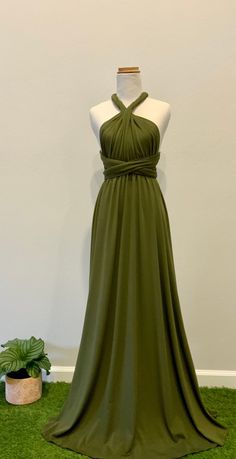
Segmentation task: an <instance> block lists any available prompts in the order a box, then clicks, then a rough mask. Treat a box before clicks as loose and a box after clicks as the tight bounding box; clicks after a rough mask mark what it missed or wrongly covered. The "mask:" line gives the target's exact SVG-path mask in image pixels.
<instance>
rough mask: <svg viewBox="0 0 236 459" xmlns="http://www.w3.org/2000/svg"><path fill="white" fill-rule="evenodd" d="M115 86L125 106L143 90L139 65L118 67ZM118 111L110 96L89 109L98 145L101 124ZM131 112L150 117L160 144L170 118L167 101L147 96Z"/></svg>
mask: <svg viewBox="0 0 236 459" xmlns="http://www.w3.org/2000/svg"><path fill="white" fill-rule="evenodd" d="M116 88H117V90H116V93H117V95H118V97H119V99H120V100H121V101H122V102H123V104H124V105H125V106H126V107H127V106H128V105H129V104H130V103H131V102H133V100H135V99H136V98H137V97H138V96H139V94H140V93H141V92H142V91H143V89H142V80H141V76H140V70H139V67H119V68H118V71H117V76H116ZM147 92H148V91H147ZM118 111H119V110H118V108H117V107H116V106H115V105H114V104H113V101H112V100H111V98H110V99H108V100H106V101H105V102H101V103H99V104H98V105H95V106H93V107H92V108H91V109H90V110H89V117H90V122H91V125H92V129H93V131H94V134H95V135H96V137H97V140H98V143H99V145H100V138H99V137H100V135H99V134H100V127H101V125H102V124H103V123H104V122H105V121H107V120H108V119H110V118H112V117H113V116H115V115H116V114H117V113H118ZM133 113H135V114H136V115H138V116H142V117H144V118H147V119H150V120H151V121H153V122H154V123H155V124H156V125H157V127H158V129H159V132H160V144H161V142H162V140H163V137H164V133H165V131H166V129H167V126H168V123H169V120H170V115H171V111H170V105H169V104H168V103H167V102H163V101H161V100H156V99H153V98H151V97H149V96H148V97H147V98H146V99H145V101H144V102H142V103H141V104H140V105H139V106H138V107H136V108H135V109H134V111H133ZM100 146H101V145H100Z"/></svg>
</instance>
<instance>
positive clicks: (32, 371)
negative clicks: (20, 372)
mask: <svg viewBox="0 0 236 459" xmlns="http://www.w3.org/2000/svg"><path fill="white" fill-rule="evenodd" d="M26 370H27V372H28V373H29V375H30V376H32V377H33V378H37V377H38V376H39V374H40V372H41V369H40V367H39V366H38V364H37V363H36V362H29V363H27V365H26Z"/></svg>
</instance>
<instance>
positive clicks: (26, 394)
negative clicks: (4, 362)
mask: <svg viewBox="0 0 236 459" xmlns="http://www.w3.org/2000/svg"><path fill="white" fill-rule="evenodd" d="M41 395H42V372H41V373H40V375H39V376H38V377H37V378H33V377H31V376H30V377H28V378H19V379H18V378H12V377H10V376H8V375H7V374H6V376H5V398H6V400H7V402H9V403H12V404H13V405H25V404H27V403H33V402H36V400H39V399H40V398H41Z"/></svg>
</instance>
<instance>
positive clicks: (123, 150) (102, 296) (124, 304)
mask: <svg viewBox="0 0 236 459" xmlns="http://www.w3.org/2000/svg"><path fill="white" fill-rule="evenodd" d="M147 96H148V93H147V92H146V91H143V92H142V93H141V94H140V95H139V97H138V98H137V99H136V100H134V101H133V102H132V103H131V104H130V105H129V106H128V107H125V105H124V104H123V103H122V101H121V100H120V99H119V98H118V96H117V94H112V96H111V99H112V101H113V103H114V104H115V106H116V107H117V108H118V109H119V110H118V112H117V113H116V115H115V116H113V117H112V118H111V119H109V120H107V121H105V122H104V123H103V125H102V126H101V129H100V141H101V151H100V157H101V160H102V162H103V165H104V170H103V173H104V181H103V182H102V185H101V187H100V189H99V191H98V195H97V199H96V203H95V207H94V213H93V220H92V234H91V249H90V274H89V292H88V299H87V308H86V314H85V319H84V325H83V333H82V337H81V342H80V348H79V353H78V357H77V361H76V366H75V372H74V376H73V380H72V384H71V386H70V391H69V395H68V397H67V399H66V400H65V403H64V405H63V407H62V409H61V412H60V413H59V414H58V415H57V416H56V417H54V418H50V419H49V420H48V422H47V424H46V425H44V426H43V430H42V435H43V437H44V438H45V439H46V440H48V441H50V442H53V443H55V444H56V445H58V446H60V447H62V448H68V449H70V450H74V451H76V452H78V453H81V454H84V455H86V456H88V457H92V458H103V459H121V458H125V457H129V458H130V459H173V458H179V457H182V456H184V455H186V454H188V453H192V452H197V451H203V450H207V449H210V448H213V447H218V448H219V447H220V446H222V445H223V444H224V442H225V438H226V434H227V429H226V427H225V426H224V425H222V424H221V423H220V422H219V421H218V420H216V418H215V417H213V413H212V414H210V413H209V411H208V410H207V409H206V407H205V406H204V405H203V402H202V400H201V397H200V393H199V387H198V382H197V377H196V374H195V370H194V365H193V360H192V357H191V354H190V349H189V346H188V342H187V338H186V332H185V329H184V323H183V318H182V315H181V309H180V302H179V297H178V292H177V284H176V277H175V267H174V259H173V252H172V243H171V234H170V225H169V219H168V214H167V208H166V204H165V201H164V197H163V195H162V192H161V189H160V186H159V183H158V181H157V178H156V177H157V170H156V165H157V163H158V160H159V157H160V151H159V146H160V132H159V129H158V127H157V125H156V124H155V123H154V122H153V121H151V120H149V119H146V118H144V117H142V116H138V115H135V113H133V110H134V108H135V107H137V106H138V105H139V104H140V103H141V102H142V101H144V100H145V98H146V97H147Z"/></svg>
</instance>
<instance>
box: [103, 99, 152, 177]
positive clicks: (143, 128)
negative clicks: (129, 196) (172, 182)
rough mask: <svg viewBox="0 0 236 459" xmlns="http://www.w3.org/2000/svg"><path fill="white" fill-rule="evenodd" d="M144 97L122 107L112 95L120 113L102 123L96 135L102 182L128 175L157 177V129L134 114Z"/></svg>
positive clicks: (145, 119)
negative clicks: (97, 136)
mask: <svg viewBox="0 0 236 459" xmlns="http://www.w3.org/2000/svg"><path fill="white" fill-rule="evenodd" d="M147 96H148V93H147V92H146V91H143V92H142V93H141V94H140V95H139V97H138V98H137V99H135V100H134V101H133V102H132V103H131V104H130V105H129V106H128V107H125V105H124V104H123V102H122V101H121V100H120V99H119V97H118V96H117V94H112V96H111V99H112V101H113V102H114V104H115V105H116V106H117V107H118V108H119V112H118V113H117V114H116V115H115V116H113V117H112V118H110V119H109V120H107V121H105V122H104V123H103V124H102V126H101V127H100V133H99V134H100V143H101V150H100V156H101V159H102V161H103V164H104V171H103V173H104V176H105V179H109V178H114V177H118V176H120V175H127V174H139V175H144V176H148V177H153V178H155V177H157V172H156V165H157V163H158V161H159V158H160V152H159V146H160V132H159V129H158V127H157V125H156V124H155V123H154V122H153V121H151V120H149V119H147V118H144V117H142V116H138V115H136V114H135V113H133V110H134V108H135V107H136V106H138V105H139V104H140V103H141V102H142V101H143V100H144V99H146V97H147Z"/></svg>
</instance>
